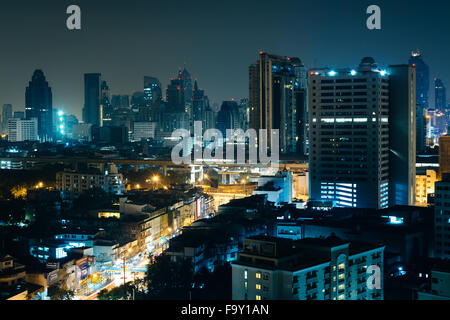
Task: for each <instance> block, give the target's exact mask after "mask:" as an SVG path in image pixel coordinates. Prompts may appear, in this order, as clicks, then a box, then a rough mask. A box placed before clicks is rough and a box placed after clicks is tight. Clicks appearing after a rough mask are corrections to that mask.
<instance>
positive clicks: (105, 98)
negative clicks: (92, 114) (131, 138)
mask: <svg viewBox="0 0 450 320" xmlns="http://www.w3.org/2000/svg"><path fill="white" fill-rule="evenodd" d="M100 108H101V110H102V119H103V124H104V125H105V124H107V123H109V122H110V121H111V118H112V113H113V108H112V106H111V93H110V90H109V87H108V84H107V83H106V81H102V84H101V86H100Z"/></svg>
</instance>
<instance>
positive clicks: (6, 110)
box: [2, 104, 13, 133]
mask: <svg viewBox="0 0 450 320" xmlns="http://www.w3.org/2000/svg"><path fill="white" fill-rule="evenodd" d="M12 116H13V115H12V105H11V104H4V105H3V107H2V133H6V132H7V131H8V119H9V118H12Z"/></svg>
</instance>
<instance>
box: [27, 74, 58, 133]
mask: <svg viewBox="0 0 450 320" xmlns="http://www.w3.org/2000/svg"><path fill="white" fill-rule="evenodd" d="M25 116H26V118H27V119H28V120H30V119H32V118H36V119H37V121H38V136H39V140H40V141H51V140H52V139H53V124H52V123H53V121H52V118H53V114H52V89H51V88H50V87H49V85H48V82H47V81H46V80H45V76H44V73H43V72H42V70H36V71H34V73H33V76H32V78H31V81H30V82H29V85H28V87H27V88H26V91H25Z"/></svg>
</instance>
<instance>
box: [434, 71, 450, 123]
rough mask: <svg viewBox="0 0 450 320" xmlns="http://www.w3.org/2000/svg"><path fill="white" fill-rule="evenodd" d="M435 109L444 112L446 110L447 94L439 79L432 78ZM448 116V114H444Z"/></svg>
mask: <svg viewBox="0 0 450 320" xmlns="http://www.w3.org/2000/svg"><path fill="white" fill-rule="evenodd" d="M434 99H435V108H436V109H438V110H440V111H441V112H444V113H445V111H446V110H447V92H446V88H445V86H444V83H443V82H442V80H441V79H438V78H434ZM446 115H447V116H448V114H447V113H446Z"/></svg>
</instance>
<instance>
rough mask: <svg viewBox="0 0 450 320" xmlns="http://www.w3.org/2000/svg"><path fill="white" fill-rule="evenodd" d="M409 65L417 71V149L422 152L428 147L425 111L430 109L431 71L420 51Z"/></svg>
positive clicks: (413, 56) (412, 57)
mask: <svg viewBox="0 0 450 320" xmlns="http://www.w3.org/2000/svg"><path fill="white" fill-rule="evenodd" d="M408 63H409V64H410V65H412V66H413V67H414V68H415V69H416V144H417V145H416V149H417V152H422V151H424V150H425V146H426V119H425V117H426V112H425V110H426V109H428V107H429V99H428V92H429V89H430V69H429V68H428V65H427V64H426V63H425V62H424V61H423V59H422V55H421V54H420V51H419V50H417V51H415V52H412V53H411V57H410V58H409V61H408Z"/></svg>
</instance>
